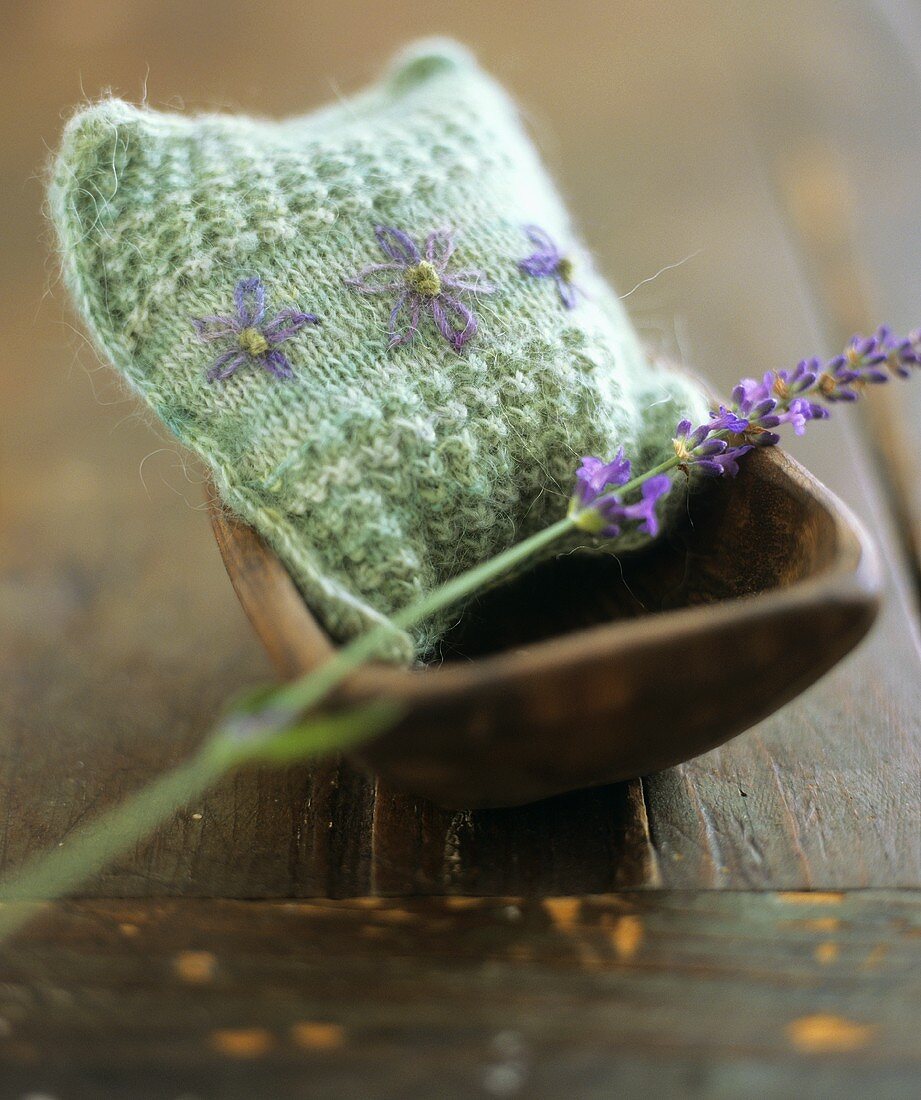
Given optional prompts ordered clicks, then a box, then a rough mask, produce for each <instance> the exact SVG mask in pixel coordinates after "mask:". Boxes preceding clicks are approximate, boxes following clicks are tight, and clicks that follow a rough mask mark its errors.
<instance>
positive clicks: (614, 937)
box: [608, 914, 645, 962]
mask: <svg viewBox="0 0 921 1100" xmlns="http://www.w3.org/2000/svg"><path fill="white" fill-rule="evenodd" d="M608 934H609V936H610V940H611V945H612V946H613V948H614V950H615V951H616V953H617V957H618V959H620V961H621V962H629V961H630V959H632V958H633V956H634V955H635V954H636V953H637V951H639V949H640V947H641V946H642V943H643V937H644V935H645V933H644V931H643V922H642V921H641V920H640V918H639V917H637V916H634V915H632V914H627V915H625V916H623V917H617V918H616V919H615V921H614V924H613V927H611V928H610V929H609V933H608Z"/></svg>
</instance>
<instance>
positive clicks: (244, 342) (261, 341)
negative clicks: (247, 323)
mask: <svg viewBox="0 0 921 1100" xmlns="http://www.w3.org/2000/svg"><path fill="white" fill-rule="evenodd" d="M237 340H238V342H239V344H240V347H241V348H242V349H243V350H244V351H245V352H246V353H247V354H248V355H265V353H266V352H267V351H268V350H269V342H268V340H266V338H265V337H264V336H263V335H262V333H261V332H260V331H259V329H257V328H245V329H243V330H242V331H241V332H240V335H239V336H238V337H237Z"/></svg>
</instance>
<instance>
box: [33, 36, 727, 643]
mask: <svg viewBox="0 0 921 1100" xmlns="http://www.w3.org/2000/svg"><path fill="white" fill-rule="evenodd" d="M51 210H52V216H53V219H54V223H55V226H56V229H57V232H58V236H59V241H60V248H61V253H62V262H63V267H64V272H65V278H66V280H67V283H68V285H69V287H70V289H71V291H72V293H73V295H74V297H75V299H76V302H77V304H78V308H79V310H80V312H81V313H82V315H83V318H84V320H85V321H86V323H87V325H88V327H89V330H90V332H91V334H92V336H93V338H94V340H95V341H96V343H97V345H98V347H99V348H100V350H101V351H102V353H103V354H104V355H105V356H106V357H108V358H109V359H110V360H111V361H112V363H113V364H114V365H115V366H116V367H117V369H118V370H119V371H120V372H121V373H122V374H123V375H124V377H125V378H126V379H127V380H128V381H129V382H130V384H131V385H132V386H133V387H134V388H135V389H136V390H137V391H138V392H139V393H140V394H141V395H142V396H143V397H144V398H145V400H146V401H147V402H148V403H149V405H150V406H151V408H152V409H153V410H154V411H155V412H156V413H157V414H158V416H159V417H160V418H161V419H162V420H163V422H164V423H165V424H166V425H167V426H168V427H169V428H170V429H171V430H172V431H173V432H174V433H175V434H176V435H177V436H178V437H179V439H180V440H182V442H183V443H184V444H186V445H187V446H188V447H190V448H191V449H192V450H193V451H195V452H196V453H197V454H199V455H200V456H201V457H202V458H203V459H204V460H205V461H206V462H207V463H208V465H209V466H210V468H211V470H212V471H213V474H214V478H215V481H216V484H217V486H218V491H219V493H220V495H221V498H222V500H223V501H224V503H225V504H226V505H227V506H228V507H229V508H230V509H231V510H232V511H233V512H235V513H237V514H238V515H240V516H241V517H242V518H243V519H245V520H246V521H247V522H249V523H250V524H252V525H253V526H254V527H255V528H256V529H257V530H258V531H259V532H261V534H262V535H263V536H264V537H265V538H266V540H267V541H268V542H269V543H270V545H271V546H272V547H273V548H274V549H275V551H276V552H277V553H278V554H279V555H280V557H281V558H282V560H283V561H284V562H285V564H286V565H287V567H288V569H289V570H290V572H291V575H292V576H293V578H294V580H295V581H296V583H297V584H298V586H299V587H300V589H301V591H302V592H303V594H304V597H305V598H306V600H307V602H308V604H309V605H310V606H311V608H312V609H313V610H314V612H315V613H316V614H317V616H318V617H319V619H320V620H321V621H322V622H323V624H324V625H325V627H326V628H327V629H328V631H329V632H330V634H331V635H332V636H333V637H334V638H336V639H337V640H340V641H342V640H346V639H349V638H351V637H354V636H356V635H357V634H359V633H361V632H363V631H366V630H367V629H368V628H369V627H371V626H372V625H375V624H378V623H388V622H389V620H388V616H390V615H391V614H393V612H394V611H396V610H397V609H399V608H400V607H402V606H404V605H406V604H408V603H410V602H411V601H413V600H415V599H417V598H418V597H420V596H421V595H422V594H424V593H425V592H427V591H429V590H431V589H432V588H434V587H435V586H437V585H439V584H441V583H443V582H444V581H445V580H447V579H449V578H450V577H452V576H453V575H455V574H457V573H459V572H460V571H462V570H465V569H467V568H469V567H471V566H473V565H475V564H476V563H478V562H481V561H483V560H484V559H485V558H487V557H490V556H492V555H494V554H496V553H498V552H499V551H500V550H502V549H503V548H505V547H507V546H509V545H510V544H512V543H513V542H515V541H518V540H519V539H521V538H523V537H525V536H527V535H528V534H530V533H532V532H533V531H535V530H537V529H538V528H541V527H544V526H546V525H548V524H549V523H552V522H553V521H555V520H556V519H558V518H559V517H560V516H561V515H563V513H564V512H565V509H566V505H567V498H568V495H569V492H570V488H571V485H572V480H573V473H574V470H575V468H576V466H577V465H578V461H579V457H580V456H581V455H583V454H598V455H612V454H613V453H614V451H615V450H616V449H617V447H619V446H623V447H624V448H625V450H626V452H627V454H629V455H630V456H631V458H632V459H633V461H634V470H635V471H636V472H637V473H639V472H642V471H643V470H645V469H647V468H648V467H649V466H651V465H653V464H654V463H656V462H659V461H661V460H662V459H664V458H666V457H668V455H669V454H670V453H671V449H670V438H671V435H672V434H673V430H674V425H675V424H676V422H677V421H678V420H679V419H681V417H683V416H688V417H690V418H691V419H692V420H694V421H695V423H696V422H697V420H699V419H700V418H701V417H704V418H705V416H706V403H705V401H704V399H703V397H702V395H701V394H700V393H699V392H698V391H697V389H696V388H695V387H694V386H693V385H692V383H690V382H689V381H688V380H686V379H685V378H682V377H678V376H676V375H673V374H670V373H668V372H666V371H663V370H661V369H657V368H654V367H653V366H651V365H650V363H649V362H648V360H647V358H646V356H645V354H644V352H643V350H642V349H641V347H640V345H639V342H638V340H637V338H636V335H635V333H634V331H633V329H632V327H631V325H630V323H629V321H628V319H627V316H626V314H625V312H624V310H623V307H622V305H621V303H620V301H619V300H618V298H617V297H616V296H615V295H614V294H613V293H612V291H611V290H610V288H609V287H608V286H607V285H606V284H605V283H604V281H603V280H602V279H601V278H600V277H599V276H598V275H597V274H596V273H595V272H594V270H593V268H592V265H591V261H590V258H589V257H588V256H587V254H586V253H585V251H584V249H583V248H581V247H580V246H579V245H578V244H577V243H576V241H575V238H574V236H573V232H572V229H571V226H570V223H569V219H568V217H567V215H566V212H565V209H564V208H563V206H562V204H561V201H560V199H559V198H558V196H557V194H556V192H555V191H554V189H553V187H552V185H551V184H550V182H549V180H548V179H547V176H546V175H545V172H544V170H543V168H542V167H541V165H540V163H539V161H538V158H537V155H536V153H535V151H534V149H533V148H532V146H531V145H530V143H529V141H528V139H527V138H526V136H525V134H524V132H523V129H522V127H521V124H520V122H519V119H518V116H517V113H516V111H515V109H514V107H513V105H512V104H511V103H510V101H509V100H508V98H507V97H506V95H505V93H504V92H503V91H502V90H501V89H500V88H499V87H497V85H496V84H495V83H494V82H493V81H492V80H491V79H490V78H489V77H487V76H486V75H484V74H483V73H482V72H481V71H480V70H479V69H478V68H477V67H476V65H475V63H474V62H473V61H472V59H471V58H470V57H469V56H468V55H467V53H466V52H465V51H464V50H463V49H461V48H460V47H457V46H455V45H453V44H451V43H444V42H435V43H432V42H428V43H423V44H420V45H418V46H416V47H414V48H413V49H412V50H411V51H409V52H408V53H406V54H404V55H403V56H402V57H400V58H399V59H398V61H397V62H396V64H395V65H394V67H393V68H392V69H391V71H390V73H389V75H388V76H387V77H386V78H385V79H384V80H383V81H382V82H381V83H380V84H379V85H377V86H375V87H373V88H371V89H370V90H368V91H366V92H364V93H363V94H361V95H358V96H356V97H354V98H352V99H351V100H348V101H346V102H343V103H337V104H335V105H333V106H330V107H328V108H326V109H324V110H321V111H319V112H317V113H314V114H311V115H308V116H306V117H302V118H296V119H292V120H287V121H282V122H271V121H262V120H256V119H253V118H249V117H230V116H224V115H201V116H195V117H189V116H183V115H176V114H164V113H159V112H155V111H151V110H148V109H146V108H138V107H134V106H131V105H129V104H127V103H124V102H121V101H119V100H111V99H110V100H105V101H103V102H100V103H96V104H94V105H92V106H90V107H88V108H85V109H83V110H82V111H80V112H79V113H78V114H77V115H76V116H75V117H74V118H73V119H72V120H71V122H70V123H69V125H68V126H67V128H66V131H65V134H64V138H63V143H62V146H61V149H60V152H59V154H58V156H57V159H56V161H55V164H54V170H53V179H52V185H51ZM378 225H385V226H396V227H399V228H400V229H401V230H403V231H405V232H406V233H407V234H408V235H409V236H410V237H411V238H412V239H413V240H414V241H416V242H418V243H419V244H420V246H421V244H422V242H424V241H425V239H426V237H427V235H428V234H429V233H431V232H433V231H435V230H438V229H443V228H451V229H453V235H454V241H455V243H456V252H455V253H454V257H453V258H452V260H451V263H452V264H453V265H456V267H457V268H458V269H460V268H464V269H478V270H479V271H481V272H482V273H483V274H484V276H485V278H487V279H488V280H489V282H490V283H491V284H492V287H493V288H494V292H493V293H491V294H489V295H488V296H486V295H485V294H483V295H477V294H475V293H472V294H467V295H466V297H465V304H466V305H467V306H469V307H470V309H471V310H472V311H473V312H474V313H475V315H476V319H477V331H476V335H475V337H474V338H473V339H471V340H470V341H469V342H468V343H466V345H465V346H463V348H462V350H460V351H458V350H456V349H455V348H454V347H452V346H451V344H450V343H449V342H447V341H446V340H445V339H443V338H442V336H441V335H440V334H439V332H438V330H437V328H436V327H435V325H434V324H433V323H432V322H431V320H430V319H429V320H428V321H427V322H426V321H425V320H424V319H423V321H422V322H420V325H419V331H418V333H417V334H416V335H415V336H414V338H413V339H412V340H411V342H407V343H406V344H401V345H397V346H393V347H389V346H388V343H389V339H388V331H389V321H390V309H391V305H392V303H391V302H389V301H387V300H386V299H384V298H381V297H379V296H374V295H365V294H362V293H360V292H359V291H358V290H356V289H355V288H354V287H350V286H349V285H347V282H346V280H348V279H349V278H352V277H354V276H355V275H356V273H357V272H359V271H361V270H362V269H363V268H365V267H367V265H369V264H373V263H376V262H379V261H381V260H382V258H383V257H382V256H381V254H380V250H379V247H378V243H377V240H376V239H375V226H378ZM532 225H536V226H540V227H542V228H543V230H544V231H545V232H546V233H547V234H549V237H550V238H552V240H553V241H555V242H557V243H558V244H559V245H560V247H561V248H563V249H565V252H566V255H567V257H568V258H571V259H572V261H573V270H574V272H575V278H576V281H577V284H578V287H579V291H580V293H579V297H578V301H577V303H576V305H575V308H571V309H567V308H565V307H564V305H563V303H562V302H561V301H560V297H559V294H558V293H557V291H556V288H555V286H554V285H553V283H552V281H551V280H544V279H538V278H533V277H530V276H529V275H528V274H527V273H526V272H524V271H522V270H521V269H520V268H519V266H518V265H519V261H520V260H522V258H523V257H526V256H527V255H528V254H529V253H531V252H533V243H532V242H531V241H530V240H529V238H528V236H527V234H526V232H525V228H524V227H525V226H532ZM247 279H249V280H252V279H259V280H261V282H262V284H263V285H264V287H265V297H266V306H267V311H268V313H267V315H268V316H272V315H275V314H278V313H279V312H280V311H289V313H290V315H291V316H294V315H295V313H297V314H299V315H306V314H308V313H309V314H315V315H317V316H318V317H319V320H320V324H318V325H313V324H304V325H302V326H301V327H298V328H297V329H296V331H294V332H293V333H292V334H291V335H290V336H286V337H285V342H284V346H283V349H282V350H283V351H284V355H285V357H286V360H287V362H288V363H289V364H290V367H291V372H292V375H293V377H291V378H288V379H285V378H280V377H276V376H273V374H272V373H271V372H270V371H269V370H260V369H253V367H252V365H251V364H250V363H248V361H247V363H244V365H242V366H241V367H240V369H236V370H234V372H233V373H232V374H231V375H230V376H229V377H223V378H219V379H217V380H215V378H213V377H212V379H210V380H209V377H208V372H209V368H211V367H212V366H213V363H214V361H215V354H214V352H215V349H214V347H212V346H210V345H208V344H206V343H203V342H202V340H201V339H200V338H199V334H198V333H196V331H195V328H194V326H193V323H192V322H193V320H194V319H198V318H205V317H212V316H214V315H226V314H231V313H233V308H234V292H235V288H236V287H237V285H238V284H239V283H240V282H241V281H242V280H247ZM286 315H289V314H287V313H286ZM248 339H249V340H250V344H249V345H248V346H249V348H250V350H251V351H252V350H253V349H254V348H255V349H257V350H258V349H262V348H263V344H262V343H260V337H258V336H253V335H252V334H250V336H249V337H248ZM254 341H255V342H254ZM218 350H221V349H218ZM212 373H213V372H212ZM455 617H456V612H452V613H450V614H449V615H448V616H442V617H437V618H435V619H434V620H432V621H430V622H428V623H426V624H425V625H424V627H422V628H421V629H420V630H419V631H418V632H417V633H416V634H415V635H414V636H413V637H409V636H408V635H406V634H404V633H402V632H401V631H398V630H397V629H396V628H394V627H391V631H392V633H391V634H390V637H389V645H388V646H387V650H386V653H385V654H384V655H385V656H386V657H387V658H388V659H391V660H395V661H409V660H412V659H413V657H414V656H419V655H425V654H428V653H431V652H432V651H433V650H436V649H437V643H438V641H439V639H440V638H441V637H442V635H443V633H444V631H445V629H446V627H447V625H449V623H450V621H452V619H453V618H455Z"/></svg>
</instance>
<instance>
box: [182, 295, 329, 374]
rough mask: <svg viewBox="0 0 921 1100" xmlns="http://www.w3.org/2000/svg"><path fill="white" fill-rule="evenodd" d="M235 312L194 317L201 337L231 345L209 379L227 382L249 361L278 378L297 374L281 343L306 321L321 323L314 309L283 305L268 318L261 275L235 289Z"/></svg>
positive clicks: (194, 322) (212, 368) (314, 323)
mask: <svg viewBox="0 0 921 1100" xmlns="http://www.w3.org/2000/svg"><path fill="white" fill-rule="evenodd" d="M233 298H234V307H235V308H234V312H233V313H232V314H230V315H229V316H213V317H200V318H197V319H195V320H193V321H192V324H193V325H194V326H195V329H196V331H197V332H198V336H199V338H200V339H201V340H204V341H206V342H207V343H211V342H214V341H219V342H221V343H225V344H228V345H229V347H227V349H226V350H225V351H223V352H221V354H220V355H219V356H218V357H217V359H215V361H214V362H213V363H212V365H211V368H210V370H209V371H208V375H207V378H208V381H209V382H223V381H224V379H225V378H229V377H230V376H231V375H232V374H234V373H235V372H236V371H238V370H239V369H240V367H242V366H244V364H246V363H253V364H254V365H256V366H258V367H261V368H262V369H263V370H266V371H268V372H269V374H272V375H274V376H275V377H276V378H293V377H294V371H293V370H292V369H291V364H290V363H289V362H288V357H287V356H286V355H285V354H284V353H283V352H281V351H279V350H278V345H279V344H282V343H284V341H285V340H289V339H290V338H291V337H292V336H294V335H295V333H297V332H300V330H301V329H302V328H303V327H304V325H318V324H319V323H320V318H319V317H317V316H316V314H313V313H300V312H299V311H298V310H296V309H283V310H281V312H280V313H276V314H275V316H274V317H273V318H272V320H271V321H265V287H264V286H263V283H262V280H261V279H260V278H258V277H255V278H251V279H241V280H240V281H239V282H238V283H237V285H236V288H235V289H234V295H233Z"/></svg>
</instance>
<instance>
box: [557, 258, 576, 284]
mask: <svg viewBox="0 0 921 1100" xmlns="http://www.w3.org/2000/svg"><path fill="white" fill-rule="evenodd" d="M574 266H575V265H574V264H573V262H572V260H570V258H569V257H568V256H562V257H561V258H560V259H559V260H557V264H556V273H557V275H559V277H560V278H561V279H562V280H563V282H564V283H569V282H572V273H573V268H574Z"/></svg>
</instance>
